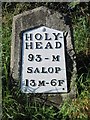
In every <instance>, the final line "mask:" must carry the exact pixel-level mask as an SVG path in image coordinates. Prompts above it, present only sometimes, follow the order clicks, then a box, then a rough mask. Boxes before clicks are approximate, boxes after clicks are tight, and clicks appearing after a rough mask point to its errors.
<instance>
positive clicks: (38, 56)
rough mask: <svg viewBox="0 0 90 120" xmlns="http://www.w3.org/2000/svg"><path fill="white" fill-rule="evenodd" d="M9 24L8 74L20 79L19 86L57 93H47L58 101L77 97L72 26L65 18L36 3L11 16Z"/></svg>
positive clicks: (48, 96) (48, 98)
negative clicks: (35, 6) (9, 55)
mask: <svg viewBox="0 0 90 120" xmlns="http://www.w3.org/2000/svg"><path fill="white" fill-rule="evenodd" d="M12 28H13V29H12V44H11V75H12V78H13V79H14V80H16V81H21V90H22V91H23V92H25V93H40V92H41V93H57V94H47V95H46V96H47V100H49V101H52V103H56V104H57V105H60V103H61V102H62V101H63V100H64V99H65V98H67V97H70V98H74V97H76V85H75V80H76V62H75V51H74V45H73V30H72V26H71V23H70V21H69V20H68V18H67V17H66V16H65V17H64V16H63V15H61V14H60V13H59V12H57V11H54V10H50V9H48V8H46V7H39V8H35V9H33V10H30V11H26V12H24V13H22V14H19V15H16V16H14V18H13V27H12ZM65 58H66V59H65ZM63 92H65V93H63ZM67 92H68V93H67Z"/></svg>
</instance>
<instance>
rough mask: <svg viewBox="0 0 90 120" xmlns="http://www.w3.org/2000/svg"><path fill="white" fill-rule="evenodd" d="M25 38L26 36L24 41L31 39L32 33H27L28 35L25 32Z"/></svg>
mask: <svg viewBox="0 0 90 120" xmlns="http://www.w3.org/2000/svg"><path fill="white" fill-rule="evenodd" d="M25 38H26V39H25V40H26V41H29V40H33V39H32V34H29V35H28V34H27V33H26V34H25Z"/></svg>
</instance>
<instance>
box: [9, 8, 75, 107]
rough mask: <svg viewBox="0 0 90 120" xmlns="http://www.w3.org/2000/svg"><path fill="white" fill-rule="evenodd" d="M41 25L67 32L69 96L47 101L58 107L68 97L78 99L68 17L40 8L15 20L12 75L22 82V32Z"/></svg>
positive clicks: (65, 95)
mask: <svg viewBox="0 0 90 120" xmlns="http://www.w3.org/2000/svg"><path fill="white" fill-rule="evenodd" d="M40 25H44V26H47V27H49V28H53V29H56V30H60V31H64V32H65V41H66V43H65V47H66V50H65V51H66V66H67V78H68V81H67V82H68V93H67V94H51V95H50V94H48V95H46V96H47V101H48V100H49V101H51V102H52V103H55V104H56V105H57V106H58V105H60V103H61V102H62V101H63V100H64V99H65V98H67V97H70V98H75V97H76V85H75V79H76V62H75V52H74V44H73V41H74V40H73V29H72V26H71V22H70V21H69V18H68V16H65V17H64V16H63V15H61V14H60V13H58V12H57V11H53V10H50V9H48V8H46V7H43V6H42V7H39V8H36V9H33V10H30V11H26V12H24V13H22V14H19V15H16V16H15V17H14V18H13V30H12V44H11V74H12V77H13V79H14V80H20V62H21V61H20V58H21V39H20V32H21V31H22V30H26V29H29V28H32V27H37V26H40Z"/></svg>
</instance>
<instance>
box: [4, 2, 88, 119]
mask: <svg viewBox="0 0 90 120" xmlns="http://www.w3.org/2000/svg"><path fill="white" fill-rule="evenodd" d="M32 4H33V6H32ZM32 4H29V3H6V4H5V3H4V4H3V12H2V14H3V28H2V50H3V53H2V82H3V86H2V87H3V117H2V119H3V120H19V119H23V120H28V119H29V120H30V119H31V120H40V119H41V120H55V119H56V120H76V119H78V120H89V119H90V112H89V111H90V63H87V64H86V60H87V59H84V61H83V63H85V64H83V65H82V66H80V67H79V66H78V74H77V76H78V77H77V81H76V84H77V87H78V95H77V98H75V99H73V100H71V99H70V98H67V100H66V101H65V102H64V103H63V104H62V106H61V107H60V108H59V109H58V108H56V107H54V106H48V105H45V103H40V102H38V99H37V98H38V97H37V96H36V95H31V94H30V95H26V94H22V93H21V92H20V89H19V87H17V86H19V85H17V83H16V84H15V85H16V86H15V85H14V86H13V87H12V89H10V86H9V82H10V76H9V75H10V73H9V71H10V46H11V31H12V18H13V16H14V15H16V14H18V13H21V12H23V11H25V10H29V9H33V8H34V7H37V6H40V5H45V6H48V7H50V8H53V7H54V5H55V9H57V10H58V9H59V5H60V4H59V5H58V4H56V3H50V4H49V3H41V4H40V3H35V4H34V3H32ZM63 4H64V3H63ZM76 5H77V4H76ZM76 5H74V8H75V6H76ZM84 5H85V4H83V6H84ZM12 6H13V7H12ZM79 7H80V6H79V5H78V8H79ZM80 8H81V7H80ZM82 8H83V7H82ZM53 9H54V8H53ZM83 9H84V8H83ZM80 10H81V9H80ZM80 10H79V9H78V10H74V12H73V14H74V17H72V18H73V29H74V40H75V50H76V53H77V55H78V57H79V59H80V60H83V59H82V58H83V57H82V58H81V56H79V54H81V52H82V54H84V55H85V51H86V48H87V39H89V30H90V28H89V23H88V17H87V14H88V12H87V14H84V15H81V16H77V13H79V12H81V11H80ZM85 10H86V9H85ZM65 13H66V11H65ZM86 58H87V57H86ZM81 67H82V68H87V70H86V72H84V71H82V69H81Z"/></svg>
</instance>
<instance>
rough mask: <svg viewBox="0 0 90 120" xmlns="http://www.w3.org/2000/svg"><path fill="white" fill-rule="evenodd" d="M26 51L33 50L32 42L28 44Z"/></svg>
mask: <svg viewBox="0 0 90 120" xmlns="http://www.w3.org/2000/svg"><path fill="white" fill-rule="evenodd" d="M25 49H33V43H32V42H30V43H28V42H26V47H25Z"/></svg>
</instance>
